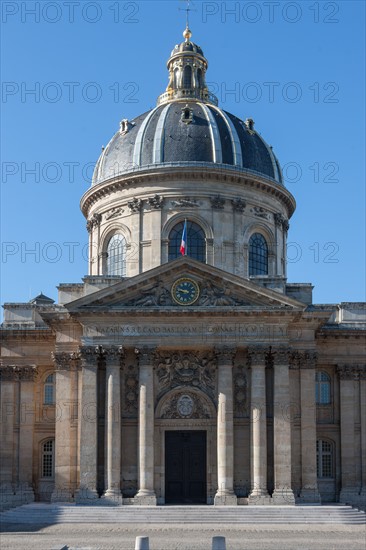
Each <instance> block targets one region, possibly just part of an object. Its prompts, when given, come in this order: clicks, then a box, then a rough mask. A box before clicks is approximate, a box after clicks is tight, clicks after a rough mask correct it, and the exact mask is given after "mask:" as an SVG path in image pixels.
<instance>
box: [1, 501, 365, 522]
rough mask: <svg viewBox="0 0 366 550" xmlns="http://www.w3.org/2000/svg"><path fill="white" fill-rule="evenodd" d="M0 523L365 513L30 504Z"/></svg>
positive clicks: (303, 518)
mask: <svg viewBox="0 0 366 550" xmlns="http://www.w3.org/2000/svg"><path fill="white" fill-rule="evenodd" d="M0 522H1V523H17V524H23V525H24V524H27V525H28V524H34V525H40V524H41V525H53V524H57V523H145V524H177V523H179V524H182V523H196V524H205V523H206V524H225V523H232V524H256V523H258V524H260V523H267V524H278V525H281V524H324V523H328V524H331V523H333V524H341V525H356V524H358V525H362V524H366V514H365V512H361V511H359V510H356V509H354V508H352V507H351V506H343V505H338V504H334V505H328V506H293V507H292V506H225V507H215V506H156V507H147V506H146V507H145V506H118V507H111V506H76V505H75V504H69V505H67V504H62V505H57V504H44V503H32V504H26V505H24V506H20V507H18V508H13V509H12V510H7V511H6V512H3V513H1V514H0Z"/></svg>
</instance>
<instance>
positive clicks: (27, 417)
mask: <svg viewBox="0 0 366 550" xmlns="http://www.w3.org/2000/svg"><path fill="white" fill-rule="evenodd" d="M17 370H18V375H19V383H20V416H19V447H18V448H19V493H20V496H21V499H22V502H23V503H25V502H31V501H33V500H34V491H33V453H32V452H30V449H33V436H34V424H35V421H36V407H35V400H34V383H35V380H36V377H37V374H38V372H37V367H34V366H19V367H18V368H17ZM17 492H18V491H17Z"/></svg>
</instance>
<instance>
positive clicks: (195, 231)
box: [168, 220, 206, 263]
mask: <svg viewBox="0 0 366 550" xmlns="http://www.w3.org/2000/svg"><path fill="white" fill-rule="evenodd" d="M183 228H184V222H179V223H177V225H175V226H174V227H173V229H172V230H171V232H170V233H169V254H168V260H169V261H171V260H175V259H176V258H180V256H181V253H180V245H181V242H182V234H183ZM186 255H187V256H189V257H190V258H194V259H195V260H198V261H199V262H204V263H205V262H206V239H205V233H204V231H203V229H202V227H200V226H199V225H198V224H197V223H195V222H191V221H189V220H187V242H186Z"/></svg>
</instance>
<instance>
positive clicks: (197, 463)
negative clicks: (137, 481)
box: [165, 431, 207, 504]
mask: <svg viewBox="0 0 366 550" xmlns="http://www.w3.org/2000/svg"><path fill="white" fill-rule="evenodd" d="M165 502H166V503H167V504H173V503H174V504H206V502H207V497H206V432H204V431H185V432H165Z"/></svg>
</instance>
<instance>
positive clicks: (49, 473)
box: [41, 439, 55, 479]
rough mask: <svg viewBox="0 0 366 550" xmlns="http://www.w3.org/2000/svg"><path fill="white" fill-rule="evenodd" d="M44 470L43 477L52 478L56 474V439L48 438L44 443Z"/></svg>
mask: <svg viewBox="0 0 366 550" xmlns="http://www.w3.org/2000/svg"><path fill="white" fill-rule="evenodd" d="M41 467H42V472H41V475H42V477H43V478H48V479H52V478H53V477H54V475H55V440H54V439H48V440H47V441H45V442H44V443H42V465H41Z"/></svg>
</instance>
